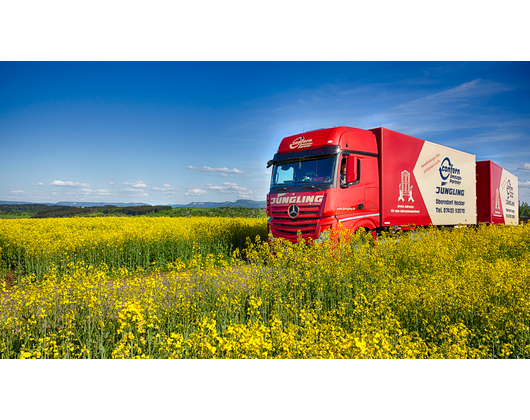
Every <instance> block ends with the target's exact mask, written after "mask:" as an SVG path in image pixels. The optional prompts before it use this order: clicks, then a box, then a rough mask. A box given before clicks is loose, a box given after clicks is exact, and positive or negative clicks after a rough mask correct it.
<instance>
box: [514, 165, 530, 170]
mask: <svg viewBox="0 0 530 420" xmlns="http://www.w3.org/2000/svg"><path fill="white" fill-rule="evenodd" d="M517 170H519V171H530V163H525V164H524V165H522V166H519V167H518V168H517Z"/></svg>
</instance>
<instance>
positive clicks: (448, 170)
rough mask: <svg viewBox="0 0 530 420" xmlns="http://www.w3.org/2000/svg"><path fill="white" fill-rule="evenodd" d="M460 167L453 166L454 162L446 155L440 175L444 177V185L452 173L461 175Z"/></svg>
mask: <svg viewBox="0 0 530 420" xmlns="http://www.w3.org/2000/svg"><path fill="white" fill-rule="evenodd" d="M459 174H460V169H456V168H455V167H453V164H452V163H451V160H450V159H449V158H448V157H446V158H445V159H444V160H442V164H441V165H440V176H441V177H442V186H443V185H445V184H447V180H448V179H449V177H450V176H451V175H459Z"/></svg>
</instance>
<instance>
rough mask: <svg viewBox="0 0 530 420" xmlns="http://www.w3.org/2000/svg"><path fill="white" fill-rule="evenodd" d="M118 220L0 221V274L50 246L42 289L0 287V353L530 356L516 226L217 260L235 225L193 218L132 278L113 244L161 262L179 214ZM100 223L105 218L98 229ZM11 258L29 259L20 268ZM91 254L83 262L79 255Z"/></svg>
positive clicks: (284, 246)
mask: <svg viewBox="0 0 530 420" xmlns="http://www.w3.org/2000/svg"><path fill="white" fill-rule="evenodd" d="M117 219H118V220H117V224H114V225H106V224H103V225H99V226H98V227H97V228H96V227H95V226H97V225H92V233H90V232H91V231H90V226H91V225H90V224H86V225H85V224H84V223H89V222H92V223H95V222H96V220H95V219H70V220H71V221H75V222H76V223H79V224H78V225H69V228H68V229H66V230H65V227H66V225H61V223H63V222H65V221H66V220H60V219H55V220H38V221H37V220H36V221H31V222H38V223H39V224H37V225H32V228H31V229H29V226H30V225H29V224H28V225H24V228H19V227H18V226H17V225H16V223H15V222H18V223H20V222H22V221H9V222H10V223H13V224H10V225H9V227H8V228H6V226H7V225H5V224H4V223H2V224H0V226H2V230H1V233H0V241H3V242H0V246H2V247H3V249H2V251H1V252H2V254H1V255H2V262H3V264H4V268H7V265H8V261H11V262H9V264H13V261H29V258H30V256H31V255H35V253H34V250H43V249H45V246H44V244H46V243H47V244H48V245H49V248H50V251H49V254H46V255H49V261H50V264H48V266H47V269H46V270H43V271H42V273H41V276H40V277H41V280H39V281H35V275H36V274H29V275H27V276H26V277H24V278H22V279H20V280H19V282H18V284H17V285H15V286H13V287H10V288H7V287H5V288H4V294H5V295H4V302H3V305H2V306H1V308H2V309H1V310H0V354H1V355H2V357H4V358H85V357H89V358H145V357H147V358H528V357H529V356H530V327H529V326H530V227H529V226H528V225H527V226H521V225H520V226H515V227H506V226H480V227H479V228H477V229H474V228H473V229H464V228H462V229H454V230H453V231H438V230H436V229H425V230H419V231H417V232H415V234H414V235H413V237H411V235H408V234H402V235H399V236H398V237H397V238H396V237H392V238H382V239H381V240H379V241H378V243H377V245H376V246H373V244H372V242H371V240H370V237H369V236H362V235H360V234H357V235H355V236H354V237H353V238H352V239H351V240H349V241H345V240H344V238H342V239H341V235H339V239H338V240H337V241H334V242H328V243H324V244H319V245H314V246H307V245H305V244H302V243H299V244H291V243H288V242H284V241H275V242H274V244H273V246H272V247H271V246H269V245H268V244H267V243H264V242H262V240H263V239H264V238H263V236H261V240H259V238H258V239H254V238H255V236H253V235H251V234H248V236H249V237H250V238H253V239H254V240H253V241H252V242H248V243H247V247H246V248H245V249H244V250H243V251H241V252H239V250H241V248H239V250H238V251H235V252H233V253H232V254H231V255H230V256H228V254H227V253H225V254H223V253H222V252H224V251H221V254H220V255H219V254H218V253H217V251H219V250H220V249H221V250H223V249H228V248H226V246H225V245H216V241H217V240H220V241H221V242H220V243H221V244H223V243H224V244H226V237H225V235H229V236H228V237H229V238H230V237H234V235H235V232H234V231H231V230H224V229H225V227H229V228H230V229H236V225H229V226H225V225H223V224H222V223H220V221H219V219H201V220H200V219H196V220H197V222H198V224H197V225H194V227H193V228H190V227H187V225H186V224H185V223H182V224H175V225H174V226H173V230H171V229H169V231H170V232H173V233H172V234H171V235H173V236H169V237H172V238H174V239H176V238H182V239H183V241H184V242H181V243H182V244H183V249H187V251H186V252H187V254H185V255H184V254H183V255H184V258H182V259H181V258H180V257H176V258H175V259H174V260H173V261H172V262H171V263H167V264H165V265H164V264H159V263H155V264H152V263H149V265H150V266H151V268H150V269H148V270H147V269H144V268H140V269H137V270H136V269H133V268H131V269H127V268H125V265H123V266H122V268H110V267H109V266H108V263H107V262H106V261H115V262H116V266H119V265H120V264H122V262H123V263H125V262H126V260H127V258H128V257H127V258H126V257H117V256H113V254H112V253H113V252H116V253H118V254H119V252H118V251H120V249H121V248H120V247H121V246H123V247H124V248H123V249H126V248H127V247H128V246H129V247H130V249H131V251H130V252H127V253H126V254H124V255H128V256H129V255H130V256H131V258H133V256H135V255H137V258H139V260H140V261H141V260H142V258H144V257H143V255H146V253H149V255H164V253H163V249H164V246H163V245H161V244H167V238H168V236H167V235H168V227H167V226H168V225H167V223H170V221H171V220H177V221H179V223H180V220H179V219H169V218H168V219H166V218H162V219H150V218H143V217H141V218H133V219H131V218H121V219H120V218H117ZM107 220H114V219H107V218H106V219H101V220H97V222H98V223H107ZM190 220H193V219H187V221H188V222H189V221H190ZM224 220H229V221H234V222H235V221H237V219H224ZM161 221H163V222H164V223H166V225H164V226H165V227H164V228H158V225H157V223H162V222H161ZM254 221H259V219H254ZM4 222H5V221H4ZM25 222H30V221H25ZM45 222H49V223H50V224H47V223H45ZM81 222H82V223H81ZM118 222H119V223H118ZM133 222H134V223H133ZM135 223H136V224H135ZM241 223H242V226H240V227H239V228H237V229H239V230H238V232H239V234H237V235H235V237H239V238H242V237H243V236H244V235H246V234H247V232H249V231H252V229H254V228H256V229H258V230H259V229H263V228H264V221H261V223H263V225H259V226H258V225H257V226H255V227H252V226H253V225H252V223H250V222H249V221H246V220H245V221H243V220H241ZM247 223H249V224H248V225H246V224H247ZM150 224H153V225H152V226H150ZM74 226H76V227H74ZM245 226H247V227H245ZM260 226H261V227H260ZM76 231H77V235H78V236H76ZM65 232H68V233H65ZM243 232H245V233H243ZM253 233H254V232H253ZM230 235H232V236H230ZM44 237H46V240H44V239H43V238H44ZM133 237H134V238H136V239H135V240H134V241H133V240H132V239H131V238H133ZM6 238H7V240H8V241H9V245H8V247H9V249H10V250H11V251H9V252H10V254H9V255H10V256H9V257H8V254H7V253H6V251H5V250H6ZM75 238H77V239H75ZM83 238H84V239H85V242H84V245H83V246H82V247H79V245H77V248H76V245H75V244H79V243H83V242H82V241H81V242H80V240H81V239H83ZM120 238H121V239H120ZM189 238H195V240H199V239H200V240H202V241H204V242H202V243H201V244H198V242H197V243H196V242H193V241H190V240H189ZM223 238H225V239H223ZM128 241H129V242H128ZM186 241H187V242H186ZM223 241H225V242H223ZM241 241H242V239H239V243H242V242H241ZM207 243H209V244H210V245H208V246H209V247H210V248H208V250H207V251H205V249H204V247H205V246H207V245H206V244H207ZM37 244H41V245H39V246H37ZM184 244H186V245H184ZM17 247H18V248H17ZM198 247H200V249H199V248H198ZM16 249H20V250H21V249H24V252H22V251H18V252H19V255H25V256H27V258H28V259H27V260H26V259H24V258H26V257H24V258H22V259H20V258H19V259H18V260H17V259H16V258H15V256H16V255H17V254H16V252H15V250H16ZM91 249H92V250H93V251H90V250H91ZM113 249H114V251H113ZM76 250H77V251H76ZM132 250H137V251H134V252H133V251H132ZM154 250H159V251H158V252H159V254H157V253H156V252H155V251H154ZM91 252H92V253H91ZM120 252H121V251H120ZM63 255H65V257H63ZM88 255H92V256H93V257H92V258H94V261H92V262H90V261H84V260H86V259H87V258H86V256H88ZM81 257H82V258H81ZM43 258H44V257H43ZM105 258H108V260H105ZM113 258H114V259H113ZM120 258H123V261H122V260H120ZM171 258H173V256H172V255H171V256H168V257H167V259H168V260H169V259H171ZM82 260H83V261H84V262H82ZM155 260H156V259H155ZM120 261H121V262H120ZM156 261H158V260H156ZM103 262H105V263H104V264H103ZM19 264H20V265H21V266H22V264H26V265H25V266H24V267H25V270H29V267H30V266H29V265H28V263H26V262H24V263H22V262H21V263H19ZM31 264H34V266H35V267H37V266H38V264H37V263H36V262H35V263H31ZM134 266H135V264H132V265H131V267H134ZM140 267H142V265H140Z"/></svg>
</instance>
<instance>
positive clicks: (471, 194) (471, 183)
mask: <svg viewBox="0 0 530 420" xmlns="http://www.w3.org/2000/svg"><path fill="white" fill-rule="evenodd" d="M271 166H272V176H271V184H270V191H269V193H268V194H267V215H268V216H269V219H268V223H267V230H268V234H272V237H273V238H278V237H282V238H285V239H288V240H290V241H293V242H294V241H297V239H298V237H299V235H301V236H302V238H305V239H309V238H311V239H313V240H317V241H318V240H323V239H324V238H326V237H328V236H329V232H328V231H330V230H332V229H334V228H336V227H337V226H338V225H339V224H340V225H341V226H342V227H343V228H345V229H349V230H351V231H356V230H358V229H365V230H368V231H371V232H372V233H373V235H374V237H375V235H376V234H377V233H379V232H381V231H394V232H395V231H397V230H401V229H411V228H413V227H415V226H428V225H435V226H457V225H474V224H477V222H485V223H506V224H517V223H518V211H517V209H518V205H517V203H518V197H517V194H518V189H517V188H518V184H517V177H515V176H514V175H512V174H510V173H509V172H508V171H506V170H505V169H502V168H500V167H499V166H498V165H496V164H494V163H493V162H491V161H484V162H476V159H475V155H472V154H469V153H465V152H462V151H459V150H456V149H452V148H449V147H446V146H442V145H439V144H436V143H433V142H430V141H426V140H422V139H419V138H416V137H413V136H409V135H406V134H402V133H398V132H396V131H393V130H389V129H387V128H383V127H379V128H374V129H370V130H363V129H359V128H353V127H342V126H341V127H334V128H326V129H319V130H314V131H309V132H304V133H300V134H295V135H292V136H288V137H285V138H283V139H282V141H281V143H280V145H279V147H278V150H277V152H276V154H275V155H274V157H273V159H271V160H269V162H268V163H267V168H270V167H271ZM327 232H328V233H327Z"/></svg>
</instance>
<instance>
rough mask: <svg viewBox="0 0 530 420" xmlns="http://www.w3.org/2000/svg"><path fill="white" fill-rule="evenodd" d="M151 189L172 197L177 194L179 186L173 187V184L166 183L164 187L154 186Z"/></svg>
mask: <svg viewBox="0 0 530 420" xmlns="http://www.w3.org/2000/svg"><path fill="white" fill-rule="evenodd" d="M151 191H160V192H163V193H164V196H166V197H172V196H174V195H176V194H177V191H178V188H176V187H173V186H172V185H169V184H164V188H160V187H153V188H151Z"/></svg>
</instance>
